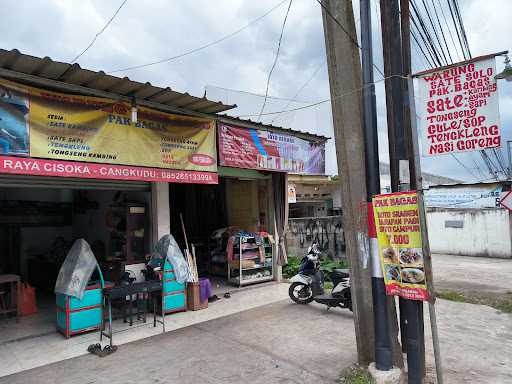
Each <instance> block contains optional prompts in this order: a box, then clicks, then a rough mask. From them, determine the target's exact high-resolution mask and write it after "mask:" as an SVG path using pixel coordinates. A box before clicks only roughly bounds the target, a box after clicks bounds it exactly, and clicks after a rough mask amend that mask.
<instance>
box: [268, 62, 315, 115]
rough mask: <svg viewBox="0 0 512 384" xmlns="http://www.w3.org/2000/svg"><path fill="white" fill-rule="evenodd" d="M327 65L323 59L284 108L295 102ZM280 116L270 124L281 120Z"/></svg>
mask: <svg viewBox="0 0 512 384" xmlns="http://www.w3.org/2000/svg"><path fill="white" fill-rule="evenodd" d="M324 65H325V60H324V61H322V63H321V64H320V65H319V66H318V67H317V68H316V69H315V70H314V72H313V73H312V74H311V76H310V77H309V79H307V80H306V82H305V83H304V84H302V86H301V87H300V88H299V89H298V90H297V92H295V95H293V97H292V98H291V99H290V100H289V101H288V103H287V104H286V105H285V106H284V108H283V109H287V108H288V107H289V106H290V105H291V103H293V102H295V101H296V100H297V98H298V97H299V95H300V93H301V92H302V91H303V90H304V88H306V87H307V86H308V84H309V83H310V82H311V81H312V80H313V79H314V78H315V76H316V74H317V73H318V72H319V71H320V70H321V69H322V68H323V67H324ZM279 119H280V118H279V117H275V118H274V119H272V121H271V122H270V124H273V123H274V121H276V120H279Z"/></svg>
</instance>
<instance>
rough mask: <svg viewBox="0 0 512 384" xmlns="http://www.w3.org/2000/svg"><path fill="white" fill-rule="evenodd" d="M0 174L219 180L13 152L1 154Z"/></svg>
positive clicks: (193, 173)
mask: <svg viewBox="0 0 512 384" xmlns="http://www.w3.org/2000/svg"><path fill="white" fill-rule="evenodd" d="M0 174H14V175H34V176H58V177H76V178H82V179H83V178H85V179H104V180H137V181H147V182H151V181H153V182H166V183H194V184H218V182H219V179H218V174H217V173H212V172H201V171H180V170H173V169H162V168H145V167H132V166H125V165H112V164H96V163H83V162H76V161H61V160H45V159H33V158H20V157H12V156H0Z"/></svg>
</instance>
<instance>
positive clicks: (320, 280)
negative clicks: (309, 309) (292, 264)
mask: <svg viewBox="0 0 512 384" xmlns="http://www.w3.org/2000/svg"><path fill="white" fill-rule="evenodd" d="M319 258H320V251H319V249H318V244H317V243H313V244H312V245H311V246H310V247H309V248H308V252H307V253H306V255H305V256H304V258H303V259H302V263H301V265H300V268H299V273H298V274H296V275H295V276H293V277H292V278H291V279H290V282H291V285H290V288H289V289H288V295H289V296H290V299H292V300H293V301H294V302H296V303H297V304H309V303H311V302H312V301H316V302H317V303H320V304H325V305H327V309H330V308H333V307H340V308H348V309H350V310H351V311H352V295H351V293H350V274H349V270H348V269H335V270H333V271H332V272H329V273H328V276H329V279H330V280H331V281H332V283H333V288H332V290H331V292H330V293H327V294H326V293H325V291H324V281H325V277H324V272H323V271H322V270H321V269H320V260H319Z"/></svg>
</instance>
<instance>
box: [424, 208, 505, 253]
mask: <svg viewBox="0 0 512 384" xmlns="http://www.w3.org/2000/svg"><path fill="white" fill-rule="evenodd" d="M447 221H451V222H458V223H456V224H460V223H462V226H463V228H447V227H446V224H447V223H446V222H447ZM427 224H428V235H429V241H430V248H431V251H432V252H433V253H444V254H453V255H466V256H487V257H503V258H512V241H511V238H512V233H511V221H510V213H509V211H508V210H506V209H499V208H491V209H444V208H430V209H428V211H427ZM452 224H454V223H452Z"/></svg>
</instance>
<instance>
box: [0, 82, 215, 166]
mask: <svg viewBox="0 0 512 384" xmlns="http://www.w3.org/2000/svg"><path fill="white" fill-rule="evenodd" d="M2 92H3V94H2ZM2 95H3V96H2ZM21 95H22V96H23V97H21ZM0 96H2V97H1V100H0V114H1V115H0V117H1V118H2V120H3V119H4V118H5V119H6V121H8V123H9V124H7V125H8V126H9V128H5V127H4V126H3V125H2V124H3V123H2V120H0V151H2V152H1V153H2V154H4V155H20V154H24V155H30V157H34V158H44V159H56V160H72V161H81V162H92V163H103V164H118V165H126V166H142V167H153V168H165V169H178V170H187V171H207V172H216V171H217V158H216V150H215V139H216V135H215V123H214V121H213V120H210V119H202V118H196V117H188V116H179V115H173V114H168V113H163V112H159V111H156V110H151V109H147V108H143V107H138V119H137V121H131V104H129V103H126V102H116V101H114V100H109V99H103V98H98V97H86V96H78V95H70V94H62V93H57V92H51V91H46V90H42V89H38V88H32V87H28V86H22V85H19V84H16V83H12V82H9V81H6V80H1V81H0ZM12 122H14V124H13V123H12ZM29 137H30V140H28V138H29Z"/></svg>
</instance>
